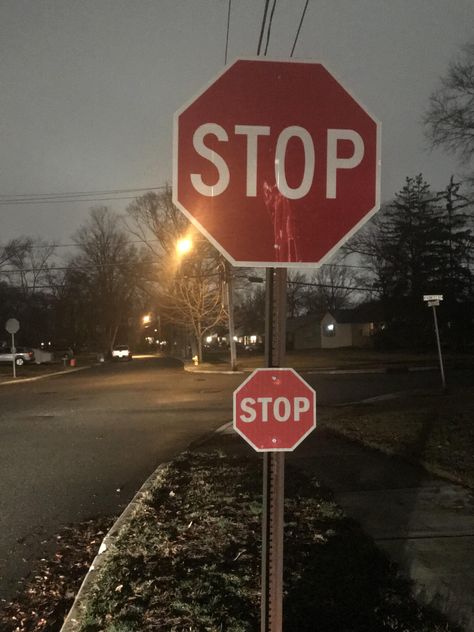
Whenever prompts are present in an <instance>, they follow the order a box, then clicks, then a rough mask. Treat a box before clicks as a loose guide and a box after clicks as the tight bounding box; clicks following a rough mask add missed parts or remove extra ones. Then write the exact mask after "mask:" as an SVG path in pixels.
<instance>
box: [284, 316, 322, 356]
mask: <svg viewBox="0 0 474 632" xmlns="http://www.w3.org/2000/svg"><path fill="white" fill-rule="evenodd" d="M286 345H287V349H291V350H294V351H298V350H302V349H320V348H321V319H320V318H319V317H318V316H316V315H315V314H308V315H307V316H298V317H297V318H288V320H287V321H286Z"/></svg>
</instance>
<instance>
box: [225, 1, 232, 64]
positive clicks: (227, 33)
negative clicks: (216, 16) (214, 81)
mask: <svg viewBox="0 0 474 632" xmlns="http://www.w3.org/2000/svg"><path fill="white" fill-rule="evenodd" d="M231 6H232V0H229V4H228V5H227V30H226V36H225V56H224V66H227V53H228V50H229V30H230V10H231Z"/></svg>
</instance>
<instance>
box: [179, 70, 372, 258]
mask: <svg viewBox="0 0 474 632" xmlns="http://www.w3.org/2000/svg"><path fill="white" fill-rule="evenodd" d="M379 188H380V124H379V123H378V122H377V121H376V120H375V118H374V117H372V116H371V115H370V114H369V113H368V112H367V110H366V109H365V108H364V107H363V106H362V105H361V104H360V102H359V101H357V100H356V99H355V97H354V96H352V95H351V94H350V93H349V91H348V90H347V89H346V88H344V87H343V86H342V85H341V84H340V83H339V82H338V81H337V80H336V79H335V78H334V76H333V75H332V74H331V73H330V72H329V71H328V70H327V69H326V68H325V67H324V66H323V65H322V64H320V63H313V62H295V61H273V60H268V59H265V60H263V59H258V60H250V59H247V60H245V59H240V60H237V61H236V62H235V63H234V64H232V65H231V66H229V67H228V68H226V69H225V70H224V72H222V73H221V74H220V75H219V76H218V77H217V78H215V79H214V80H213V81H212V82H211V83H210V85H208V86H207V87H206V88H205V89H204V90H203V91H202V92H201V93H200V94H198V95H197V96H196V97H194V98H193V99H192V100H191V101H190V102H189V103H188V104H187V105H185V106H184V107H183V108H181V109H180V110H179V111H178V112H177V113H176V114H175V129H174V169H173V201H174V203H175V204H176V206H178V208H180V209H181V210H182V211H183V212H184V214H185V215H186V216H187V217H188V219H190V221H191V222H192V223H193V224H194V225H195V226H196V227H197V228H198V229H199V230H200V231H201V232H202V233H203V234H204V235H205V236H206V237H207V238H208V239H209V240H210V241H211V242H212V243H213V244H214V246H216V248H218V250H220V251H221V253H222V254H223V255H224V256H225V257H226V258H227V259H228V261H229V262H230V263H232V264H233V265H243V266H253V267H255V266H258V267H298V268H301V267H305V266H306V267H315V266H319V265H321V264H322V263H324V262H325V261H326V260H327V259H328V258H329V257H331V255H333V254H334V252H335V251H336V250H337V249H338V248H339V247H340V246H341V245H342V244H343V243H344V242H345V241H346V240H347V239H348V238H349V237H350V236H351V235H352V234H353V233H354V232H355V231H357V230H358V228H360V226H361V225H362V224H363V223H364V222H365V221H366V220H367V219H369V218H370V217H371V216H372V215H373V214H374V213H375V212H376V211H377V210H378V208H379V205H380V202H379ZM256 236H258V239H256V238H255V237H256Z"/></svg>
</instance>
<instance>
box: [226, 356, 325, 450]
mask: <svg viewBox="0 0 474 632" xmlns="http://www.w3.org/2000/svg"><path fill="white" fill-rule="evenodd" d="M314 428H316V392H315V391H314V390H313V389H312V388H311V386H309V384H307V383H306V382H305V381H304V380H303V379H302V378H301V377H300V376H299V375H298V374H297V373H296V371H294V370H293V369H279V368H274V369H257V370H256V371H254V372H253V373H252V374H251V375H250V376H249V377H248V378H247V379H246V380H245V382H243V383H242V384H241V385H240V386H239V388H238V389H236V390H235V391H234V430H236V431H237V432H238V433H239V434H240V435H241V436H242V437H243V438H244V439H245V440H246V441H247V442H248V443H250V445H251V446H252V447H253V448H254V449H255V450H257V452H270V451H272V452H273V451H277V452H278V451H280V452H281V451H291V450H294V449H295V448H296V446H297V445H298V444H299V443H301V441H303V439H304V438H305V437H307V436H308V435H309V433H310V432H311V431H312V430H313V429H314Z"/></svg>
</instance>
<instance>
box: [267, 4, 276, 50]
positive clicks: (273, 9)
mask: <svg viewBox="0 0 474 632" xmlns="http://www.w3.org/2000/svg"><path fill="white" fill-rule="evenodd" d="M276 3H277V0H273V5H272V10H271V12H270V19H269V20H268V28H267V42H266V44H265V52H264V55H266V54H267V51H268V45H269V43H270V33H271V31H272V24H273V16H274V14H275V7H276Z"/></svg>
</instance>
